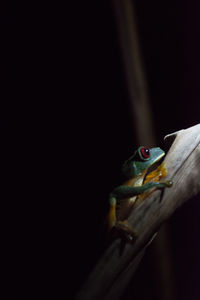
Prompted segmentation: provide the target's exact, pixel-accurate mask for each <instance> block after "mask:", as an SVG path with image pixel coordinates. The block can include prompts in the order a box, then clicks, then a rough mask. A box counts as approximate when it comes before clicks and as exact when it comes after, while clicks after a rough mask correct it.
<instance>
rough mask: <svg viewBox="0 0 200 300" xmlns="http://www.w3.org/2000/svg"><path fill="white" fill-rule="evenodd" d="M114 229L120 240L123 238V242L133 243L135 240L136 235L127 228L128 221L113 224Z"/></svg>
mask: <svg viewBox="0 0 200 300" xmlns="http://www.w3.org/2000/svg"><path fill="white" fill-rule="evenodd" d="M115 229H116V230H117V232H118V233H119V234H120V235H121V236H122V238H125V240H126V241H127V242H129V243H133V242H135V240H136V238H137V234H136V233H135V232H134V230H133V229H132V228H131V227H130V226H129V224H128V221H127V220H125V221H118V222H117V223H116V224H115Z"/></svg>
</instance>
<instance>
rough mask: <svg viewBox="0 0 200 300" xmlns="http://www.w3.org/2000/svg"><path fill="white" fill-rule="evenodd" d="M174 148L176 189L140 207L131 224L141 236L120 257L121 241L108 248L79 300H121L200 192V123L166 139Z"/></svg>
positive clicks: (169, 160)
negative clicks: (155, 241) (163, 234)
mask: <svg viewBox="0 0 200 300" xmlns="http://www.w3.org/2000/svg"><path fill="white" fill-rule="evenodd" d="M165 142H166V143H168V144H169V145H171V144H172V145H171V147H170V149H169V152H168V153H167V156H166V158H165V160H164V162H165V167H166V169H167V174H168V175H167V177H166V179H172V180H173V187H172V188H168V189H165V190H164V192H162V191H160V190H157V191H154V192H153V193H152V194H151V195H150V196H149V197H147V198H146V199H145V200H144V201H143V202H142V203H141V204H140V205H139V206H138V207H136V208H135V209H134V210H133V211H132V213H131V215H130V218H129V223H130V224H131V226H132V227H133V228H134V230H135V231H136V232H137V233H138V238H137V240H136V242H135V243H134V244H133V245H131V244H126V246H125V248H124V251H123V252H122V254H121V255H120V251H119V249H120V242H121V241H120V239H116V240H115V241H114V242H113V243H112V244H111V245H110V246H109V247H108V249H106V251H105V253H104V254H103V256H102V257H101V258H100V259H99V261H98V263H97V264H96V266H95V268H94V269H93V271H92V272H91V274H90V276H89V278H88V280H87V281H86V283H85V284H84V286H83V287H82V289H81V291H80V292H79V294H78V295H77V298H76V299H77V300H78V299H81V300H86V299H87V300H94V299H95V300H99V299H115V300H117V299H120V296H121V295H122V293H123V291H124V289H125V288H126V286H127V284H128V283H129V280H130V278H131V277H132V275H133V273H134V271H135V270H136V268H137V266H138V264H139V262H140V260H141V258H142V256H143V253H144V251H145V248H146V247H147V245H148V244H149V241H151V240H152V237H153V236H154V235H155V234H156V232H157V231H158V229H159V227H160V226H161V225H162V223H163V222H165V221H166V220H167V219H168V218H169V217H170V216H171V215H172V214H173V213H174V211H175V210H176V209H177V208H178V207H179V206H181V205H182V204H183V203H184V202H185V201H186V200H189V199H190V198H192V197H193V196H195V195H197V194H199V193H200V180H199V178H200V167H199V166H200V124H198V125H196V126H193V127H190V128H188V129H186V130H181V131H178V132H176V133H174V134H171V135H168V136H167V137H165Z"/></svg>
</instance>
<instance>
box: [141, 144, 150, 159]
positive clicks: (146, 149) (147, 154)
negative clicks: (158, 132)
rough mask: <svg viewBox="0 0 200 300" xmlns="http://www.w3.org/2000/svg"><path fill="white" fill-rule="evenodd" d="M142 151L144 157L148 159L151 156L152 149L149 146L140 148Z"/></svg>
mask: <svg viewBox="0 0 200 300" xmlns="http://www.w3.org/2000/svg"><path fill="white" fill-rule="evenodd" d="M140 153H141V154H142V157H143V158H144V159H147V158H149V157H150V149H149V148H145V147H142V148H141V149H140Z"/></svg>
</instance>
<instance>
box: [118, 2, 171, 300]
mask: <svg viewBox="0 0 200 300" xmlns="http://www.w3.org/2000/svg"><path fill="white" fill-rule="evenodd" d="M113 9H114V14H115V16H116V25H117V30H118V33H119V44H120V48H121V54H122V60H123V63H124V72H125V75H126V80H127V88H128V92H129V97H130V102H131V108H132V115H133V121H134V123H133V126H134V129H135V135H136V139H137V143H138V145H149V146H151V145H156V139H155V131H154V125H153V119H152V112H151V104H150V100H149V95H148V84H147V80H146V77H145V72H144V67H143V63H142V55H141V51H140V46H139V38H138V32H137V28H136V18H135V11H134V5H133V1H131V0H125V1H121V0H114V1H113ZM152 252H153V253H152V259H154V265H155V266H156V270H157V273H156V275H155V278H154V279H155V280H156V281H157V287H158V291H157V292H158V296H159V299H160V300H161V299H162V300H172V299H175V289H174V285H173V281H172V278H173V270H172V260H171V247H170V234H169V226H168V225H165V226H164V229H163V230H162V231H160V232H159V234H158V236H157V238H156V239H155V241H154V242H153V245H152ZM152 273H153V274H155V272H154V271H153V272H152Z"/></svg>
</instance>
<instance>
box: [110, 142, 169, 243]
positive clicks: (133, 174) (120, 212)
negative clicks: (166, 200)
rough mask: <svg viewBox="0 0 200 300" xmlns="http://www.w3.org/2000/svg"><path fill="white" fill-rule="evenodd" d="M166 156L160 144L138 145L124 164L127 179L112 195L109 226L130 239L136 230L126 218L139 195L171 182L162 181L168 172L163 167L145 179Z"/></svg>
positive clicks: (133, 236) (123, 169)
mask: <svg viewBox="0 0 200 300" xmlns="http://www.w3.org/2000/svg"><path fill="white" fill-rule="evenodd" d="M164 155H165V153H164V151H163V150H162V149H160V148H158V147H156V148H151V149H148V148H145V147H139V148H138V149H137V150H136V151H135V152H134V154H133V155H132V156H131V157H130V158H129V159H128V160H127V161H125V163H124V165H123V168H122V171H123V174H124V175H125V176H126V177H127V181H126V182H125V183H124V184H123V185H120V186H118V187H116V188H115V189H114V190H113V191H112V192H111V194H110V197H109V201H110V211H109V215H108V225H109V229H112V228H113V227H115V228H116V229H118V230H120V231H122V232H123V233H125V236H126V238H127V239H128V240H129V241H132V240H133V239H134V238H135V233H134V231H133V230H132V228H130V226H129V225H128V223H127V218H128V216H129V214H130V212H131V211H132V208H133V207H134V206H135V204H136V202H137V200H138V198H140V201H141V199H142V197H141V196H142V195H143V193H144V192H146V191H148V190H152V188H164V187H170V186H171V185H172V182H171V181H166V182H159V180H160V178H162V177H164V176H165V175H166V172H165V169H164V168H163V170H164V171H162V169H161V168H160V169H159V171H157V172H155V171H154V173H153V172H152V173H153V175H150V176H149V177H148V180H147V179H145V176H146V174H147V171H148V169H149V168H150V167H151V166H152V165H154V164H155V163H156V162H157V161H159V160H160V159H161V158H162V157H163V156H164ZM146 178H147V177H146ZM144 180H145V181H144ZM138 196H140V197H138Z"/></svg>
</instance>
